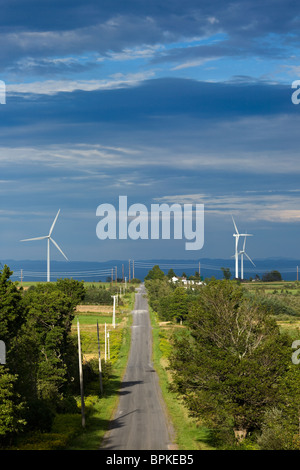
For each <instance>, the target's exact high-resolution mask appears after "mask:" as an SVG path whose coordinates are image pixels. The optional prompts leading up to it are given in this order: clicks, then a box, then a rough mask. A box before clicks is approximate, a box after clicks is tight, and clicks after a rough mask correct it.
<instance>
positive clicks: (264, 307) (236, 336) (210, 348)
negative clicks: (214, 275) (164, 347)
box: [145, 277, 300, 450]
mask: <svg viewBox="0 0 300 470" xmlns="http://www.w3.org/2000/svg"><path fill="white" fill-rule="evenodd" d="M145 284H146V288H147V291H148V297H149V302H150V305H151V306H152V308H153V309H154V310H155V311H156V312H157V314H158V316H159V318H160V319H161V320H169V321H175V322H178V321H179V320H182V322H183V327H182V328H174V333H173V336H172V339H171V345H172V347H171V354H170V356H169V367H170V371H171V373H172V383H171V385H170V388H171V390H173V391H174V392H175V393H176V394H178V396H179V397H180V399H182V400H183V401H184V402H185V404H186V406H187V408H188V410H189V412H190V414H191V415H192V416H193V417H195V418H196V419H197V420H198V421H199V423H200V424H203V425H206V426H208V427H209V428H210V429H211V433H212V437H213V439H214V443H215V445H216V446H217V447H219V448H225V449H229V448H242V449H246V450H247V449H263V450H299V449H300V431H299V421H300V395H299V390H298V385H299V383H300V365H297V364H295V363H293V362H292V360H291V359H292V353H293V350H292V348H291V346H292V339H291V337H290V336H287V335H286V334H285V333H282V332H281V331H280V329H279V327H278V325H277V323H276V316H274V314H276V315H278V314H280V309H279V307H280V306H279V305H278V303H276V302H275V301H274V302H272V301H269V300H267V299H266V298H263V296H262V295H260V296H255V295H249V293H248V292H247V291H246V290H245V289H244V287H243V286H242V285H239V283H238V282H236V281H230V280H226V279H224V280H216V279H211V280H208V281H207V282H206V284H205V285H202V286H198V287H195V288H193V290H192V289H191V288H190V289H189V288H188V289H185V288H183V287H180V286H179V287H176V285H174V284H173V283H171V282H170V281H169V279H166V278H165V277H164V278H161V279H160V280H158V279H152V280H148V281H146V283H145ZM184 291H185V292H184ZM287 311H288V310H285V311H284V313H285V314H286V313H287ZM293 314H295V311H293ZM295 339H300V338H295Z"/></svg>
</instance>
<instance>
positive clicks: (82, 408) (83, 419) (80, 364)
mask: <svg viewBox="0 0 300 470" xmlns="http://www.w3.org/2000/svg"><path fill="white" fill-rule="evenodd" d="M77 334H78V359H79V378H80V394H81V423H82V427H83V428H85V412H84V411H85V410H84V395H83V372H82V358H81V341H80V327H79V320H78V318H77Z"/></svg>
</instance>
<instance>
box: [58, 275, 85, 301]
mask: <svg viewBox="0 0 300 470" xmlns="http://www.w3.org/2000/svg"><path fill="white" fill-rule="evenodd" d="M56 287H57V289H59V290H60V291H62V292H63V293H64V294H65V295H66V296H67V297H69V298H70V299H71V301H72V304H73V305H74V307H76V306H77V305H78V304H80V303H81V302H82V301H83V299H84V296H85V288H84V281H81V282H80V281H76V280H75V279H58V280H57V282H56Z"/></svg>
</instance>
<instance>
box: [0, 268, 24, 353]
mask: <svg viewBox="0 0 300 470" xmlns="http://www.w3.org/2000/svg"><path fill="white" fill-rule="evenodd" d="M12 274H13V272H12V271H11V270H10V269H9V267H8V266H7V265H5V266H4V268H3V270H2V271H0V339H1V340H2V341H4V342H5V344H6V348H7V350H8V352H9V348H10V342H11V340H12V338H14V337H15V336H17V334H18V332H19V330H20V328H21V326H22V324H23V323H24V321H25V315H26V313H25V309H24V306H23V305H22V295H21V293H20V291H19V290H18V288H17V285H16V284H15V283H13V282H12V281H11V280H10V279H9V278H10V276H11V275H12Z"/></svg>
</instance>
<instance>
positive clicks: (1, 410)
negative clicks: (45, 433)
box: [0, 366, 26, 438]
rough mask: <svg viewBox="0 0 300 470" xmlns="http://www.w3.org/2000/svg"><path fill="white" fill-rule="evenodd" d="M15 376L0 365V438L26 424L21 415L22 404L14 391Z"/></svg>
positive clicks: (20, 428) (17, 430)
mask: <svg viewBox="0 0 300 470" xmlns="http://www.w3.org/2000/svg"><path fill="white" fill-rule="evenodd" d="M16 380H17V377H16V376H14V375H12V374H10V373H9V372H8V371H7V370H6V368H5V367H4V366H0V438H1V437H7V436H8V435H11V434H13V433H16V432H19V431H20V430H22V429H23V428H24V425H25V424H26V422H25V420H24V418H23V417H22V413H23V409H24V404H23V403H21V402H20V397H19V396H18V394H17V393H16V392H15V389H14V384H15V382H16Z"/></svg>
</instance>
